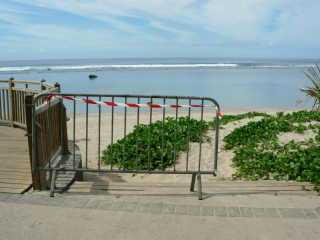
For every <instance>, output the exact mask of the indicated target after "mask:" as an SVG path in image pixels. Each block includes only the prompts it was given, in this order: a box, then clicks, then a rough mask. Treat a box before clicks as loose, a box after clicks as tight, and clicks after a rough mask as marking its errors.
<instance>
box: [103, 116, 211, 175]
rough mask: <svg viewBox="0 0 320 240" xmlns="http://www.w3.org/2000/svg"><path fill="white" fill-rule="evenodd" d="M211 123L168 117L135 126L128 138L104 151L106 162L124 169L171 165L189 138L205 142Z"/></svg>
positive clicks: (152, 168)
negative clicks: (163, 119)
mask: <svg viewBox="0 0 320 240" xmlns="http://www.w3.org/2000/svg"><path fill="white" fill-rule="evenodd" d="M208 129H209V124H208V123H207V122H205V121H199V120H195V119H189V118H188V117H180V118H178V119H175V118H167V119H166V120H165V121H164V122H162V121H157V122H154V123H152V124H151V125H144V124H140V125H138V126H136V127H135V128H134V130H133V132H131V133H130V134H128V135H127V136H126V137H125V138H123V139H120V140H118V141H117V142H116V143H114V144H112V145H109V146H108V147H107V148H106V150H104V151H103V154H102V160H103V162H104V164H113V165H116V166H118V167H119V168H121V169H127V170H132V169H140V170H155V169H165V168H167V167H169V166H172V165H173V164H174V162H175V160H176V159H177V158H178V156H179V153H180V152H181V151H185V150H186V149H187V148H188V142H189V141H190V142H205V141H208V140H209V139H208V138H207V137H206V136H205V133H206V131H207V130H208Z"/></svg>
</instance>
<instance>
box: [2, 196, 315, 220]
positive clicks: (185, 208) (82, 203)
mask: <svg viewBox="0 0 320 240" xmlns="http://www.w3.org/2000/svg"><path fill="white" fill-rule="evenodd" d="M0 202H8V203H19V204H32V205H45V206H53V207H66V208H82V209H100V210H107V211H121V212H137V213H139V212H141V213H150V214H174V215H189V216H212V217H224V218H238V217H243V218H291V219H292V218H295V219H306V220H308V219H319V218H320V207H318V208H254V207H237V206H234V207H224V206H203V205H201V206H199V205H181V204H169V203H164V202H139V201H137V202H134V201H123V200H120V199H95V198H92V197H91V198H83V197H78V196H72V197H70V196H62V195H57V196H56V197H54V198H50V197H48V195H37V194H25V195H19V194H3V193H1V194H0Z"/></svg>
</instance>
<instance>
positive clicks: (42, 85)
mask: <svg viewBox="0 0 320 240" xmlns="http://www.w3.org/2000/svg"><path fill="white" fill-rule="evenodd" d="M45 82H46V80H45V79H42V80H41V82H40V90H41V91H45V90H46V86H45V85H44V83H45Z"/></svg>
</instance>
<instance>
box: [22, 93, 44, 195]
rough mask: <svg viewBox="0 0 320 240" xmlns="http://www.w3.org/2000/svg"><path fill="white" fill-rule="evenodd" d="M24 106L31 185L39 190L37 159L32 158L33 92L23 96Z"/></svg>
mask: <svg viewBox="0 0 320 240" xmlns="http://www.w3.org/2000/svg"><path fill="white" fill-rule="evenodd" d="M25 106H26V124H27V135H28V146H29V159H30V167H31V174H32V186H33V189H34V190H41V180H40V179H41V178H40V173H39V171H38V170H37V167H38V165H37V159H33V156H37V154H33V148H32V121H33V120H32V118H33V116H32V111H33V94H32V93H29V94H27V95H26V97H25Z"/></svg>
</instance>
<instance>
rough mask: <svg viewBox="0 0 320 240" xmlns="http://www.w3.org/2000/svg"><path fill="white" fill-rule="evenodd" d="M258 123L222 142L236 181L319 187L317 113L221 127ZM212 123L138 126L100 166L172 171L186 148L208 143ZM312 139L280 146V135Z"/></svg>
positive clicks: (263, 116) (108, 151) (190, 121)
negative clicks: (229, 154) (307, 135)
mask: <svg viewBox="0 0 320 240" xmlns="http://www.w3.org/2000/svg"><path fill="white" fill-rule="evenodd" d="M255 117H261V119H256V120H255V121H249V122H248V123H247V124H246V125H244V126H242V127H238V128H235V129H234V130H233V131H232V132H231V133H229V134H228V135H226V136H225V137H224V139H223V141H224V143H225V144H224V148H225V150H228V151H233V153H234V157H233V159H232V162H233V167H234V169H235V174H234V178H236V179H238V178H239V179H248V180H258V179H275V180H296V181H309V182H312V183H314V184H315V185H316V186H319V185H320V124H319V123H320V112H319V111H298V112H292V113H283V112H279V113H277V114H275V115H269V114H266V113H259V112H249V113H244V114H239V115H224V116H223V117H222V118H221V119H220V124H221V127H223V126H224V125H226V124H228V123H231V122H234V121H239V120H242V119H246V118H248V119H250V118H255ZM215 124H216V121H212V122H205V121H199V120H195V119H189V118H188V117H180V118H178V119H175V118H167V119H166V121H164V122H162V121H157V122H154V123H152V124H151V125H144V124H140V125H138V126H136V127H135V128H134V130H133V131H132V132H131V133H129V134H128V135H127V136H126V137H125V138H122V139H120V140H118V141H117V142H115V143H114V144H111V145H108V146H107V147H106V149H105V150H104V151H103V154H102V160H103V162H104V164H107V165H110V164H112V165H114V166H117V167H119V168H120V169H128V170H134V169H139V170H157V169H158V170H164V169H166V168H168V167H172V166H173V165H174V164H175V161H176V159H178V157H179V154H180V153H181V152H183V151H186V150H187V149H188V147H189V145H188V143H189V141H190V142H209V141H210V138H209V137H208V136H207V132H208V131H209V130H210V129H213V128H214V127H215ZM306 131H312V132H313V135H312V136H313V137H311V138H308V139H305V140H303V141H295V140H290V141H289V142H287V143H282V142H281V141H279V135H280V134H283V133H295V134H304V133H305V132H306Z"/></svg>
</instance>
